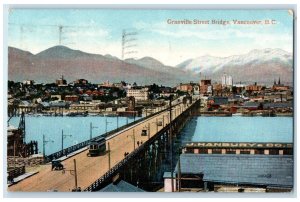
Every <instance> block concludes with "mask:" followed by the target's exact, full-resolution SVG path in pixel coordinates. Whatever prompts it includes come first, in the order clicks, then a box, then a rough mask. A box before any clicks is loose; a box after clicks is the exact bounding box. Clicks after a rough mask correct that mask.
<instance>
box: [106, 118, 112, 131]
mask: <svg viewBox="0 0 300 202" xmlns="http://www.w3.org/2000/svg"><path fill="white" fill-rule="evenodd" d="M109 123H111V122H108V121H107V117H106V118H105V133H107V124H109Z"/></svg>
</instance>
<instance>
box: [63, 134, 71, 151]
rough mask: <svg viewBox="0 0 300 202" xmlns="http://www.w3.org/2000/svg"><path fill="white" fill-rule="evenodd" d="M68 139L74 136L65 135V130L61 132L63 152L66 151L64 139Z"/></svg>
mask: <svg viewBox="0 0 300 202" xmlns="http://www.w3.org/2000/svg"><path fill="white" fill-rule="evenodd" d="M66 137H72V135H65V134H64V130H61V152H63V150H64V139H65V138H66Z"/></svg>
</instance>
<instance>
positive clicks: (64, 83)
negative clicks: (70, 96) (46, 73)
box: [55, 75, 67, 86]
mask: <svg viewBox="0 0 300 202" xmlns="http://www.w3.org/2000/svg"><path fill="white" fill-rule="evenodd" d="M55 83H56V85H58V86H66V85H67V80H65V79H64V75H62V76H61V78H60V79H57V80H56V82H55Z"/></svg>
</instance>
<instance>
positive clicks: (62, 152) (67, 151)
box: [45, 107, 169, 163]
mask: <svg viewBox="0 0 300 202" xmlns="http://www.w3.org/2000/svg"><path fill="white" fill-rule="evenodd" d="M168 109H169V107H167V108H166V109H163V110H161V111H158V112H155V113H153V114H151V115H149V116H146V117H143V118H141V119H138V120H136V121H133V122H131V123H129V124H126V125H124V126H121V127H119V128H116V129H114V130H112V131H109V132H107V133H104V134H101V135H99V136H96V137H94V138H92V139H91V140H86V141H83V142H80V143H78V144H75V145H73V146H70V147H67V148H65V149H64V150H60V151H58V152H55V153H53V154H50V155H47V156H46V157H45V162H46V163H47V162H51V161H52V160H54V159H58V158H61V157H63V156H67V155H68V154H70V153H73V152H75V151H77V150H79V149H82V148H84V147H86V146H88V145H89V144H90V142H91V141H93V140H95V139H97V138H99V137H105V138H107V137H110V136H112V135H113V134H115V133H117V132H119V131H122V130H124V129H125V128H127V127H130V126H133V125H134V124H137V123H139V122H142V121H144V120H146V119H148V118H151V117H153V116H155V115H157V114H159V113H161V112H162V111H166V110H168Z"/></svg>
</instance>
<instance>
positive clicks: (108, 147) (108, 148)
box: [107, 142, 110, 170]
mask: <svg viewBox="0 0 300 202" xmlns="http://www.w3.org/2000/svg"><path fill="white" fill-rule="evenodd" d="M107 150H108V169H109V170H110V146H109V142H108V143H107Z"/></svg>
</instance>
